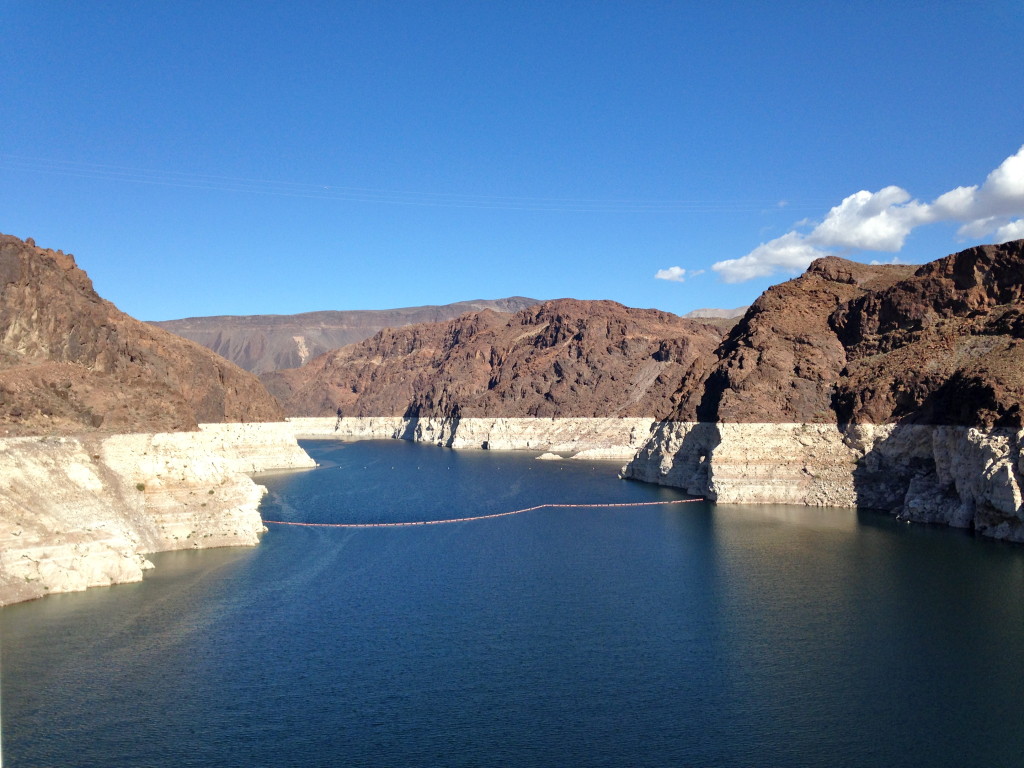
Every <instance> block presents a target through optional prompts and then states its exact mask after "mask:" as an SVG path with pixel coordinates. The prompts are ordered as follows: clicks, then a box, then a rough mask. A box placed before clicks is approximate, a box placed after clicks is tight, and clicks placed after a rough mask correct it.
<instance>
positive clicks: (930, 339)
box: [673, 241, 1024, 426]
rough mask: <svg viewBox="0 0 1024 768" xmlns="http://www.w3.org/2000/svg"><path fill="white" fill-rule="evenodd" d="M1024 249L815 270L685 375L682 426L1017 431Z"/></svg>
mask: <svg viewBox="0 0 1024 768" xmlns="http://www.w3.org/2000/svg"><path fill="white" fill-rule="evenodd" d="M1022 276H1024V241H1016V242H1011V243H1005V244H1003V245H987V246H979V247H977V248H970V249H968V250H965V251H962V252H960V253H955V254H952V255H950V256H946V257H945V258H942V259H939V260H937V261H933V262H931V263H929V264H925V265H924V266H921V267H916V266H910V265H882V266H875V265H866V264H858V263H856V262H852V261H846V260H844V259H840V258H836V257H827V258H824V259H819V260H817V261H815V262H814V263H813V264H811V266H810V267H809V268H808V269H807V271H806V272H805V273H804V274H803V275H802V276H800V277H798V278H796V279H795V280H790V281H788V282H785V283H782V284H780V285H776V286H774V287H772V288H770V289H768V290H767V291H765V293H764V294H763V295H762V296H761V297H760V298H759V299H758V300H757V301H756V302H754V304H753V305H752V306H751V307H750V309H749V310H748V311H747V313H746V315H745V316H744V317H743V319H742V320H741V321H740V322H739V323H738V324H737V325H736V326H735V328H734V329H733V330H732V332H731V333H730V334H729V335H728V336H727V337H726V339H725V340H724V341H723V342H722V344H721V346H719V348H718V349H717V350H716V351H715V354H714V356H713V357H712V358H709V359H708V360H707V361H705V362H706V365H705V366H704V368H703V369H700V368H699V367H698V369H695V370H694V371H691V372H690V374H689V375H688V376H687V379H686V380H685V381H684V383H683V387H682V388H681V392H680V398H679V400H680V402H679V407H678V408H677V409H676V411H675V413H674V414H673V416H674V418H675V419H677V420H680V421H703V422H726V423H728V422H734V423H736V422H739V423H744V422H747V423H766V422H775V423H779V422H804V423H806V422H812V423H839V424H848V423H852V424H856V423H872V424H886V423H892V422H896V421H907V422H910V423H921V424H955V425H972V426H992V425H1000V426H1020V424H1021V416H1020V399H1021V396H1022V395H1024V345H1022V343H1021V340H1022V339H1024V317H1022V314H1021V313H1022V310H1024V304H1022V299H1021V293H1022V290H1024V284H1022Z"/></svg>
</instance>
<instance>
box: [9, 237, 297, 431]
mask: <svg viewBox="0 0 1024 768" xmlns="http://www.w3.org/2000/svg"><path fill="white" fill-rule="evenodd" d="M281 417H282V413H281V410H280V407H279V406H278V404H277V403H276V402H275V401H274V399H273V398H272V397H271V396H270V395H269V394H268V393H267V392H266V390H265V389H264V388H263V386H262V385H261V384H260V382H259V381H258V379H256V377H255V376H253V375H252V374H249V373H247V372H245V371H243V370H241V369H240V368H238V367H237V366H235V365H233V364H232V363H229V362H228V361H226V360H223V359H222V358H220V357H218V356H217V355H215V354H213V353H212V352H210V351H209V350H207V349H205V348H203V347H201V346H199V345H198V344H194V343H193V342H190V341H187V340H185V339H182V338H180V337H178V336H175V335H173V334H171V333H168V332H166V331H163V330H160V329H158V328H153V327H151V326H149V325H147V324H146V323H142V322H140V321H138V320H135V319H134V318H131V317H129V316H128V315H126V314H124V313H123V312H121V311H120V310H118V309H117V308H116V307H115V306H114V305H113V304H111V303H110V302H109V301H105V300H103V299H102V298H100V297H99V296H98V295H97V294H96V292H95V290H93V286H92V282H91V281H90V280H89V277H88V276H87V275H86V274H85V272H83V271H82V270H81V269H79V268H78V267H77V266H76V264H75V261H74V258H73V257H72V256H71V255H69V254H65V253H63V252H61V251H53V250H49V249H43V248H38V247H36V246H35V243H34V242H33V241H32V240H28V241H22V240H19V239H18V238H16V237H12V236H10V235H0V432H5V433H6V434H10V435H17V434H54V433H68V432H80V431H83V430H95V429H102V430H103V431H120V432H128V431H132V432H147V431H150V432H152V431H173V430H184V429H194V428H195V427H196V425H197V423H200V422H221V421H274V420H279V419H280V418H281Z"/></svg>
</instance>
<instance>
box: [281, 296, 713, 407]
mask: <svg viewBox="0 0 1024 768" xmlns="http://www.w3.org/2000/svg"><path fill="white" fill-rule="evenodd" d="M721 335H722V332H721V330H719V329H718V328H716V327H715V326H713V325H709V324H707V323H702V322H700V321H695V320H686V319H683V318H680V317H677V316H676V315H672V314H669V313H667V312H661V311H658V310H653V309H632V308H629V307H624V306H622V305H621V304H616V303H615V302H611V301H577V300H574V299H560V300H557V301H550V302H545V303H544V304H541V305H539V306H535V307H530V308H528V309H523V310H521V311H519V312H517V313H516V314H515V315H513V316H511V317H510V316H508V315H504V314H499V313H497V312H493V311H489V310H485V311H483V312H478V313H474V314H470V315H464V316H463V317H460V318H458V319H456V320H452V321H450V322H447V323H428V324H419V325H414V326H409V327H406V328H397V329H387V330H383V331H380V332H379V333H377V334H376V335H375V336H373V337H372V338H370V339H367V340H366V341H363V342H360V343H358V344H353V345H349V346H347V347H344V348H342V349H338V350H335V351H333V352H329V353H327V354H325V355H321V356H320V357H318V358H316V359H315V360H313V361H311V362H310V363H308V364H307V365H306V366H304V367H303V368H300V369H295V370H290V371H278V372H276V373H268V374H264V375H263V376H262V377H261V378H262V380H263V382H264V383H265V384H266V385H267V387H268V389H270V391H271V392H273V393H274V394H275V395H277V396H278V398H279V399H280V400H281V402H282V404H283V405H284V408H285V411H286V413H288V414H289V415H296V416H323V415H331V414H334V413H335V412H336V411H337V410H338V409H340V410H341V412H342V413H343V414H344V415H346V416H401V415H408V416H441V417H475V416H500V417H519V416H531V417H608V416H623V417H624V416H652V415H659V414H662V415H663V414H667V413H668V412H669V411H671V410H672V407H673V403H672V396H673V394H674V393H675V392H676V390H677V388H678V386H679V381H680V380H681V379H682V377H683V374H684V373H685V372H686V371H687V370H688V369H689V368H690V367H691V366H692V365H693V364H694V362H695V361H697V360H699V359H703V358H705V357H707V356H708V355H710V354H711V352H712V350H713V349H714V348H715V346H716V345H717V344H718V342H719V341H720V339H721Z"/></svg>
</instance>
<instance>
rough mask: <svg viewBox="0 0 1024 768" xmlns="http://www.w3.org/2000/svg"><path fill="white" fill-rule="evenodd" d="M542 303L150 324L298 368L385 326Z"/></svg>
mask: <svg viewBox="0 0 1024 768" xmlns="http://www.w3.org/2000/svg"><path fill="white" fill-rule="evenodd" d="M539 303H540V302H539V301H538V300H537V299H528V298H525V297H523V296H511V297H509V298H505V299H477V300H475V301H458V302H455V303H453V304H441V305H428V306H423V307H403V308H399V309H365V310H348V311H330V310H328V311H322V312H304V313H302V314H297V315H219V316H215V317H189V318H184V319H182V320H163V321H159V322H153V323H151V325H155V326H157V327H158V328H163V329H164V330H167V331H170V332H171V333H175V334H177V335H178V336H182V337H184V338H186V339H191V340H192V341H195V342H198V343H199V344H202V345H203V346H204V347H206V348H207V349H211V350H213V351H214V352H216V353H217V354H218V355H220V356H221V357H224V358H227V359H228V360H230V361H231V362H233V363H235V365H237V366H239V367H240V368H244V369H245V370H247V371H252V372H253V373H266V372H268V371H277V370H281V369H285V368H298V367H299V366H301V365H304V364H305V363H307V362H308V361H309V360H312V359H313V358H314V357H316V356H317V355H321V354H323V353H324V352H327V351H329V350H332V349H337V348H338V347H344V346H345V345H347V344H355V343H356V342H360V341H363V340H364V339H368V338H370V337H371V336H373V335H374V334H375V333H377V331H380V330H382V329H383V328H400V327H402V326H406V325H414V324H417V323H439V322H445V321H447V320H453V319H454V318H456V317H458V316H459V315H464V314H466V313H467V312H479V311H481V310H484V309H490V310H494V311H495V312H508V313H514V312H518V311H519V310H521V309H525V308H526V307H530V306H533V305H535V304H539Z"/></svg>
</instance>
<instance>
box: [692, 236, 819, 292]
mask: <svg viewBox="0 0 1024 768" xmlns="http://www.w3.org/2000/svg"><path fill="white" fill-rule="evenodd" d="M824 255H825V254H824V253H823V252H822V251H819V250H818V249H817V248H815V247H814V246H812V245H810V244H808V243H807V242H806V241H805V239H804V236H803V235H801V234H799V233H797V232H788V233H787V234H785V235H783V236H782V237H777V238H775V239H774V240H769V241H768V242H767V243H761V245H759V246H757V248H755V249H754V250H752V251H751V252H750V253H748V254H747V255H746V256H744V257H742V258H739V259H727V260H726V261H719V262H717V263H716V264H714V265H712V267H711V268H712V269H713V270H715V271H716V272H718V273H719V274H720V275H721V276H722V279H723V280H724V281H725V282H727V283H742V282H743V281H744V280H753V279H754V278H755V277H767V276H768V275H771V274H773V273H775V272H778V271H780V270H785V271H794V270H799V269H803V268H804V267H806V266H807V265H808V264H810V263H811V262H812V261H814V260H815V259H816V258H818V257H819V256H824Z"/></svg>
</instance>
